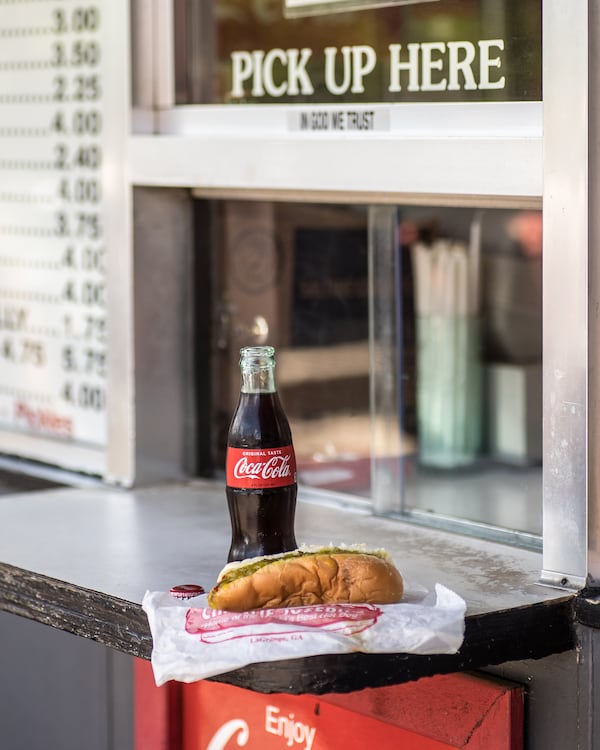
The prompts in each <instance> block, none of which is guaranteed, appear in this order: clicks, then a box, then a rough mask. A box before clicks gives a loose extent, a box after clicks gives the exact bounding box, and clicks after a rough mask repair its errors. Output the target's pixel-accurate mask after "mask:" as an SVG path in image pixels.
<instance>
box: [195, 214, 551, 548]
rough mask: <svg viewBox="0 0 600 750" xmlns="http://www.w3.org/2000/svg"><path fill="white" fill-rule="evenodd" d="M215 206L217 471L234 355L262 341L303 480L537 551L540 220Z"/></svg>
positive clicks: (232, 398) (232, 394)
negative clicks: (505, 536) (269, 349)
mask: <svg viewBox="0 0 600 750" xmlns="http://www.w3.org/2000/svg"><path fill="white" fill-rule="evenodd" d="M208 205H210V206H211V210H212V215H213V219H214V221H213V230H212V231H211V232H210V233H209V234H210V235H211V237H212V238H213V239H212V242H213V245H212V247H213V258H214V263H215V272H216V281H217V283H216V293H215V308H214V317H215V321H216V323H217V324H216V340H215V347H216V359H215V369H214V372H215V377H214V383H215V399H214V403H215V405H216V412H215V415H214V417H215V419H216V421H217V424H218V426H219V430H218V433H219V435H220V436H219V438H218V440H217V443H218V446H219V451H220V454H219V455H218V456H217V458H216V460H215V465H216V466H222V465H223V458H224V449H225V443H226V432H227V427H228V424H229V419H230V418H231V414H232V412H233V408H234V406H235V402H236V399H237V394H238V389H239V370H238V359H239V349H240V347H242V346H245V345H249V344H257V343H270V344H272V345H274V346H275V347H276V348H277V363H278V364H277V381H278V385H279V389H280V393H281V397H282V401H283V405H284V408H285V410H286V412H287V414H288V417H289V419H290V423H291V427H292V432H293V436H294V444H295V447H296V453H297V458H298V469H299V481H300V483H301V484H302V485H303V486H304V487H305V488H306V487H311V488H319V490H327V491H328V492H335V493H344V494H345V495H353V496H355V497H359V498H364V499H368V500H370V501H372V503H373V509H374V511H375V512H377V513H383V514H392V515H394V514H397V515H401V516H404V517H408V518H412V519H417V520H420V521H424V522H427V523H436V524H440V523H441V524H443V525H446V526H448V525H452V524H454V523H456V522H460V523H461V524H465V523H467V524H471V525H473V527H474V528H475V529H476V531H477V532H478V533H479V532H481V533H492V532H493V529H494V528H496V527H500V528H502V529H510V530H511V533H516V534H517V536H518V538H519V541H520V542H522V543H530V542H531V543H532V544H535V543H537V542H536V541H535V540H533V541H532V538H531V535H539V534H541V493H542V482H541V460H542V446H541V426H542V419H541V359H542V341H541V280H542V276H541V249H542V244H541V240H542V238H541V213H540V212H538V211H512V210H499V209H496V210H492V209H488V210H485V211H480V210H474V209H461V208H447V209H446V208H438V207H431V208H428V207H411V206H400V207H397V206H371V207H367V206H348V205H346V206H344V205H317V204H305V203H283V202H282V203H279V202H263V201H261V202H256V201H248V202H246V201H221V202H214V203H210V204H208ZM482 529H483V532H482ZM494 533H495V532H494Z"/></svg>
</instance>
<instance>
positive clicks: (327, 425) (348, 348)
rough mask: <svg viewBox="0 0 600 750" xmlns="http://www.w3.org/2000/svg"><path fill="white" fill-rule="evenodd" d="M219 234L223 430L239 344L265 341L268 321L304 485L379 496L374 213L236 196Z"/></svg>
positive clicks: (224, 211) (226, 208) (223, 216)
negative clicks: (374, 468) (374, 429)
mask: <svg viewBox="0 0 600 750" xmlns="http://www.w3.org/2000/svg"><path fill="white" fill-rule="evenodd" d="M219 235H220V241H219V247H220V249H221V250H220V254H219V265H220V268H219V272H218V273H219V277H220V279H221V281H220V285H219V286H220V292H219V297H220V303H219V305H220V311H221V316H222V315H223V314H225V329H226V330H225V331H223V335H222V337H220V338H221V349H222V351H221V354H220V358H221V363H222V368H224V371H225V372H227V373H229V380H230V385H229V386H226V385H225V382H226V381H225V379H224V378H223V372H222V371H220V374H219V385H220V386H221V388H222V389H224V393H225V396H226V403H225V404H224V405H223V408H222V416H221V432H223V430H224V429H225V424H226V421H227V419H228V415H229V414H230V412H231V409H232V408H233V407H232V404H233V402H234V399H235V397H236V389H237V387H238V381H237V373H236V368H237V356H238V351H239V348H240V347H241V346H244V345H247V344H249V343H256V341H255V340H254V339H253V336H254V335H255V332H256V329H255V328H254V327H253V323H254V322H255V321H256V320H257V319H259V318H260V319H261V320H263V321H264V322H265V323H266V329H267V330H268V343H270V344H272V345H273V346H275V347H276V351H277V355H276V359H277V370H276V376H277V385H278V389H279V392H280V396H281V400H282V403H283V406H284V408H285V411H286V414H287V416H288V418H289V421H290V425H291V428H292V434H293V438H294V446H295V450H296V458H297V464H298V475H299V481H300V483H303V484H304V485H305V486H313V487H321V488H327V489H330V490H337V491H346V492H350V493H352V494H357V495H363V496H365V497H368V496H370V453H371V442H370V416H369V344H368V335H369V327H368V314H369V313H368V310H369V307H368V247H367V212H366V209H365V208H363V207H353V206H311V205H302V204H286V203H256V202H251V203H242V202H235V201H231V202H227V203H225V204H221V207H220V221H219ZM262 330H263V332H264V330H265V326H264V325H263V328H262ZM263 343H264V342H263Z"/></svg>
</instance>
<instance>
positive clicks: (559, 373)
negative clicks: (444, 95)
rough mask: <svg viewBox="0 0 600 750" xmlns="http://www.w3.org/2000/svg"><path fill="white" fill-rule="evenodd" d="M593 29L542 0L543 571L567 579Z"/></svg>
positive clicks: (571, 560)
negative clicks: (588, 42) (589, 38)
mask: <svg viewBox="0 0 600 750" xmlns="http://www.w3.org/2000/svg"><path fill="white" fill-rule="evenodd" d="M587 36H588V4H587V3H585V2H576V3H574V2H571V1H570V0H547V1H546V2H545V3H544V27H543V38H544V49H545V50H546V51H547V53H546V54H544V139H545V150H544V154H545V156H544V216H543V219H544V227H543V231H544V271H543V273H544V303H543V304H544V438H543V446H544V480H543V482H544V526H543V528H544V558H543V576H542V577H543V580H544V581H547V582H550V583H553V584H557V585H561V584H564V585H567V586H580V585H581V584H582V583H583V582H584V581H585V578H586V574H587V492H588V487H587V469H588V463H587V406H588V402H587V385H588V384H587V365H588V358H587V343H588V319H587V309H588V300H587V290H588V273H587V262H588V239H589V238H588V182H587V158H588V119H587V118H588V51H587V45H586V40H587ZM567 48H568V50H569V51H568V53H567V51H566V50H567ZM559 49H560V50H562V53H561V54H556V50H559ZM567 113H568V114H567Z"/></svg>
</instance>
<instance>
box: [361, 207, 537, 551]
mask: <svg viewBox="0 0 600 750" xmlns="http://www.w3.org/2000/svg"><path fill="white" fill-rule="evenodd" d="M372 217H373V220H372V227H371V244H372V253H373V284H374V288H375V289H377V292H378V295H379V296H378V300H377V302H376V304H375V308H374V353H375V356H374V360H373V361H374V367H373V377H374V383H375V400H374V415H375V421H374V429H375V434H376V435H378V440H376V441H375V444H377V443H379V444H383V445H389V446H391V445H397V446H399V449H398V450H396V452H394V450H393V449H391V450H387V451H385V450H384V451H381V452H379V453H376V454H375V455H374V457H373V468H374V473H373V488H374V492H373V496H374V502H375V506H376V509H377V510H378V511H379V512H382V513H387V512H390V513H394V512H400V513H404V514H408V515H411V516H412V517H416V518H420V519H422V520H427V519H428V520H430V521H431V520H433V516H434V515H435V516H436V518H437V519H438V520H439V517H445V518H446V519H457V518H459V519H462V520H466V521H468V522H471V523H473V524H487V525H490V526H497V527H505V528H509V529H512V530H516V531H518V532H523V533H524V534H525V535H527V534H534V535H539V534H541V493H542V484H541V461H542V442H541V438H542V400H541V399H542V389H541V382H542V369H541V362H542V337H541V334H542V312H541V311H542V307H541V294H542V289H541V286H542V273H541V260H542V236H541V231H542V229H541V228H542V220H541V213H540V212H537V211H508V210H486V211H473V210H470V209H469V210H467V209H440V208H429V209H428V208H413V207H404V208H401V209H390V208H380V209H376V210H374V211H373V214H372ZM391 363H395V364H396V368H395V372H396V376H395V377H391V376H390V372H391V367H392V366H393V365H392V364H391ZM523 538H524V537H523Z"/></svg>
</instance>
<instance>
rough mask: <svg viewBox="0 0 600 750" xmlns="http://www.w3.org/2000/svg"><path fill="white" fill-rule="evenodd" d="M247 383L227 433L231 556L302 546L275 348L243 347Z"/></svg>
mask: <svg viewBox="0 0 600 750" xmlns="http://www.w3.org/2000/svg"><path fill="white" fill-rule="evenodd" d="M240 354H241V359H240V370H241V377H242V382H241V389H240V397H239V401H238V405H237V408H236V410H235V413H234V415H233V419H232V421H231V426H230V428H229V436H228V439H227V461H226V474H227V504H228V507H229V515H230V518H231V531H232V538H231V548H230V550H229V556H228V560H229V562H231V561H233V560H243V559H245V558H248V557H256V556H259V555H273V554H277V553H279V552H288V551H290V550H294V549H296V547H297V545H296V538H295V535H294V518H295V512H296V492H297V485H296V457H295V454H294V447H293V445H292V434H291V431H290V425H289V423H288V420H287V417H286V416H285V414H284V411H283V409H282V407H281V402H280V401H279V396H278V394H277V389H276V387H275V349H274V348H273V347H272V346H249V347H245V348H244V349H241V350H240Z"/></svg>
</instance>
